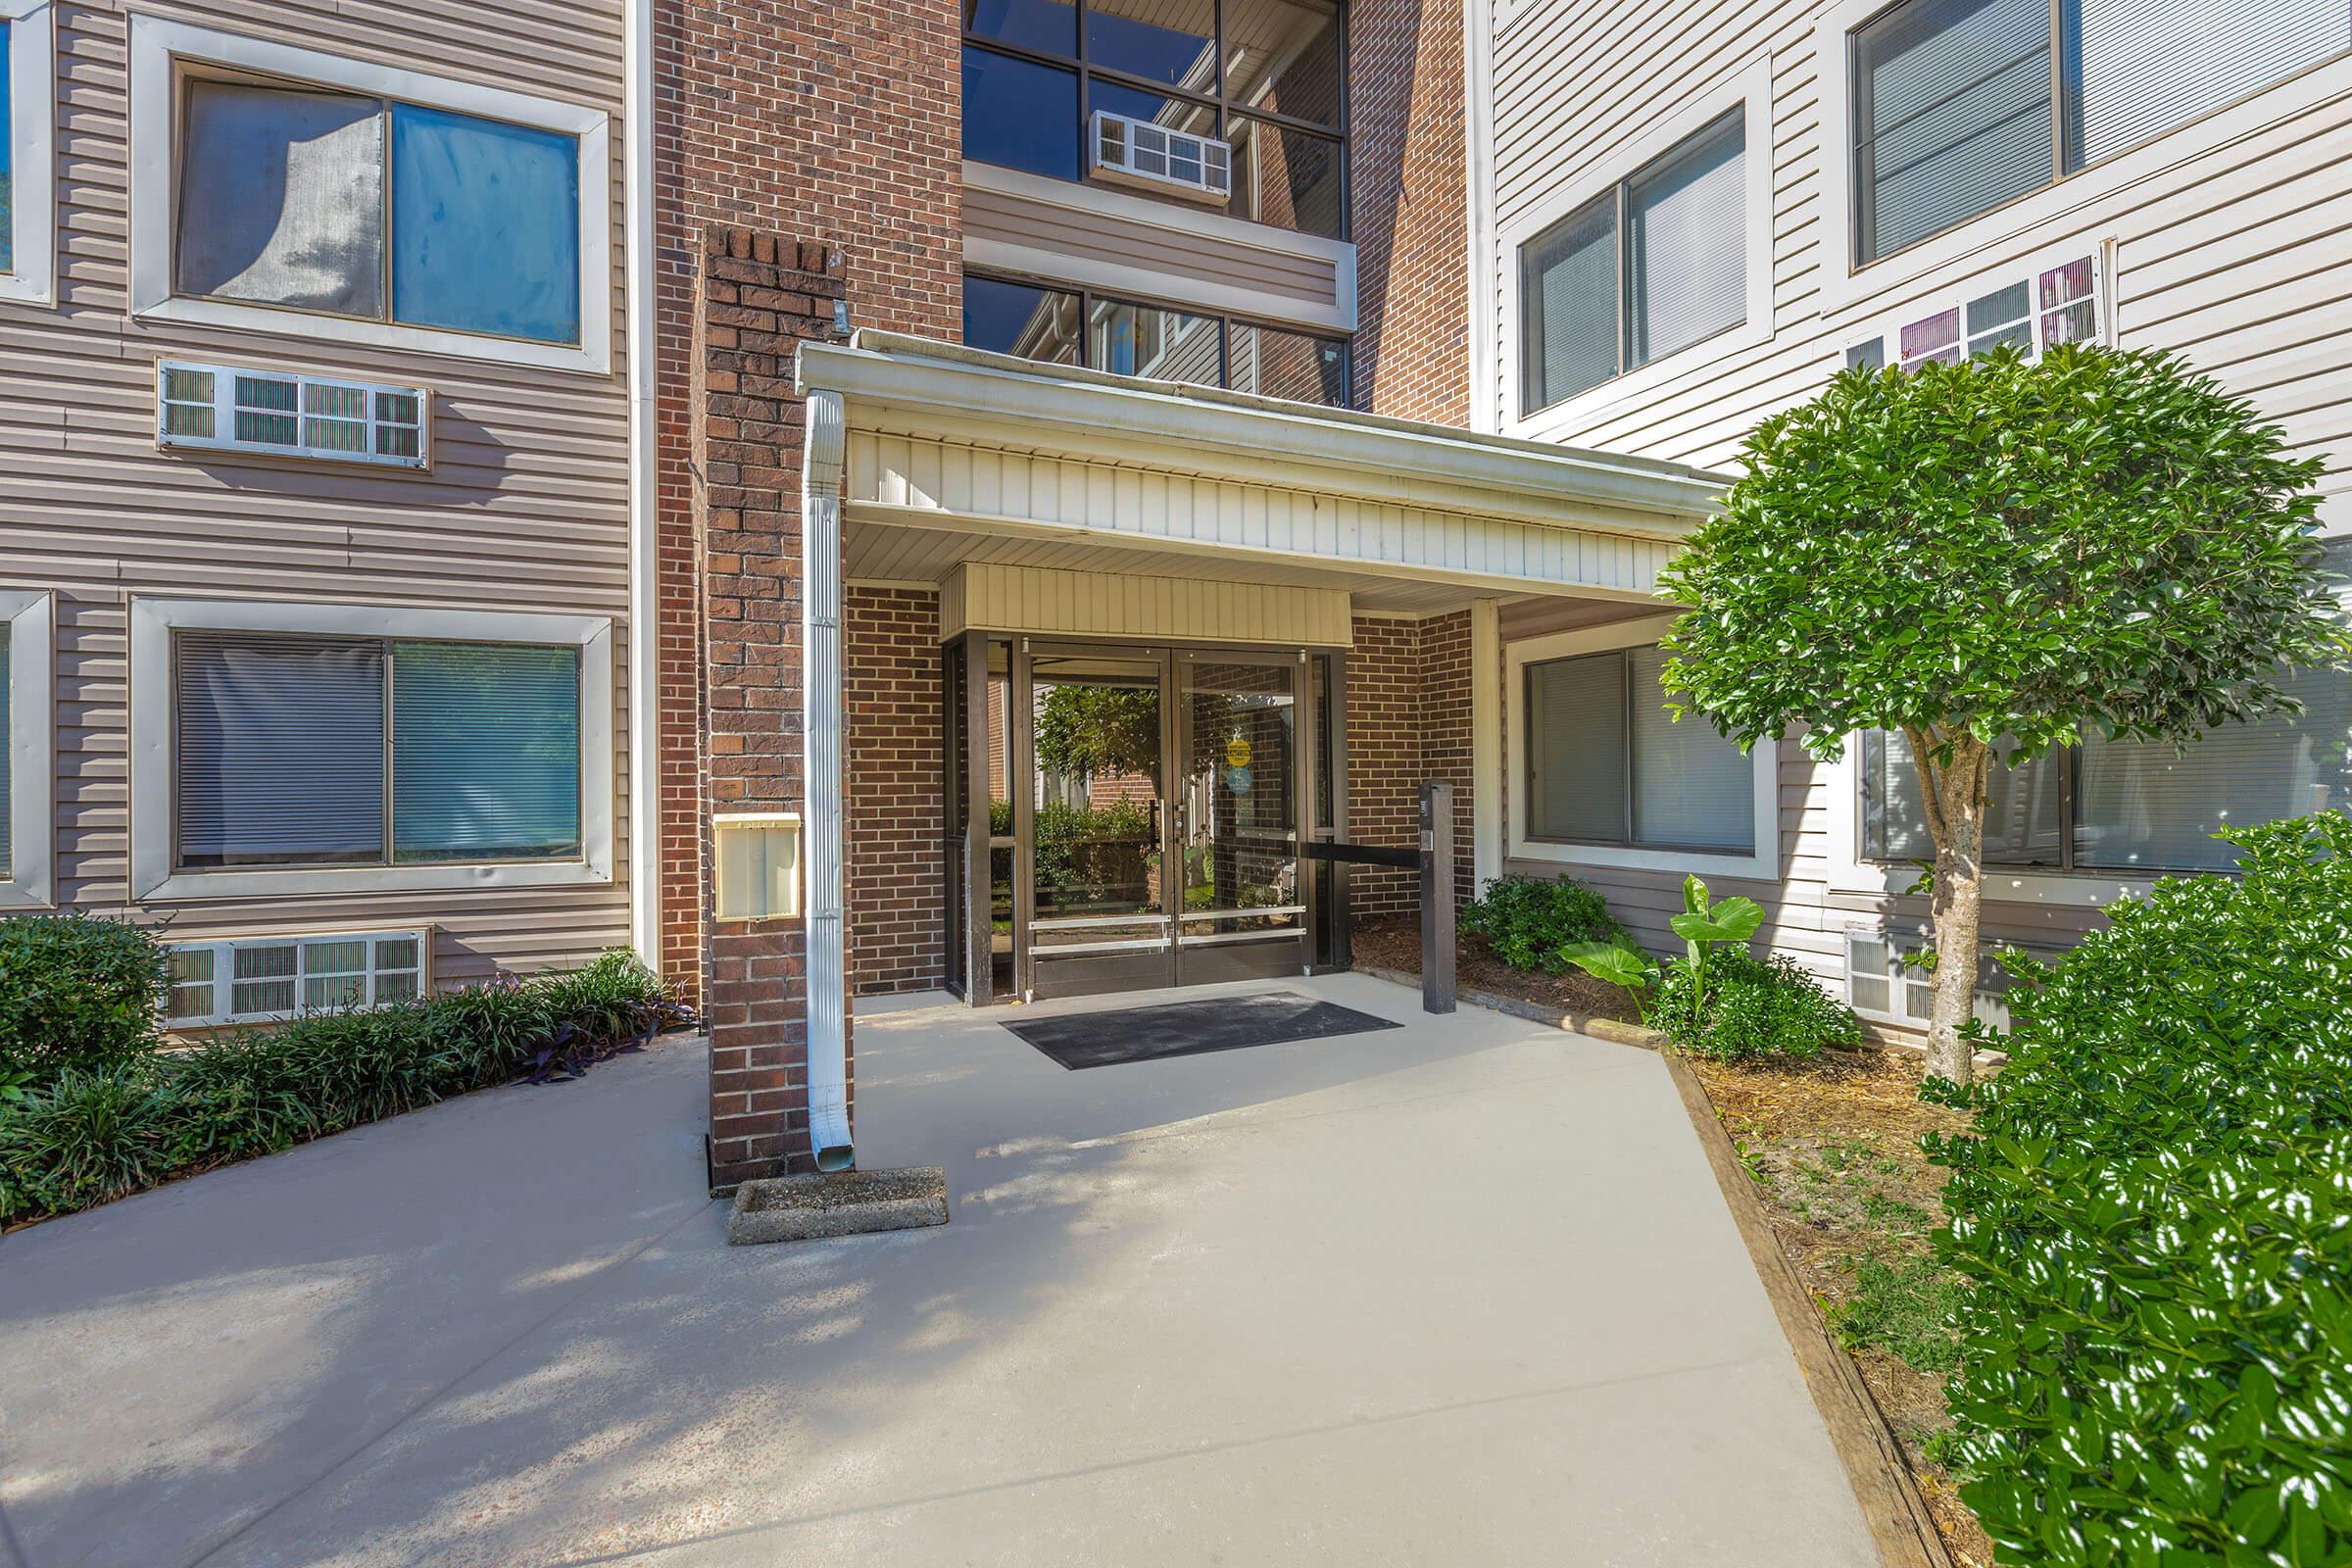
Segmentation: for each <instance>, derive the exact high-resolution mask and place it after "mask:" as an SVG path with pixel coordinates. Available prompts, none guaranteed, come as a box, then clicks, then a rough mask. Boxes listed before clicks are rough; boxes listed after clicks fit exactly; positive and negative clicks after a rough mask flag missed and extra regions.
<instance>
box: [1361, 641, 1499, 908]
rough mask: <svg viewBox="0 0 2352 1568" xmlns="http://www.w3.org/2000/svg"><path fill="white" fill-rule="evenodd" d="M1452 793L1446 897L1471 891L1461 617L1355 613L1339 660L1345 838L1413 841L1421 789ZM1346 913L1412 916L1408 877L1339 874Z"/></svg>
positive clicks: (1412, 880)
mask: <svg viewBox="0 0 2352 1568" xmlns="http://www.w3.org/2000/svg"><path fill="white" fill-rule="evenodd" d="M1425 779H1443V780H1445V781H1446V782H1447V783H1449V784H1451V785H1452V786H1453V813H1454V823H1453V853H1454V875H1453V896H1454V900H1455V903H1456V905H1457V906H1458V905H1459V904H1460V903H1462V902H1463V901H1466V900H1468V899H1469V898H1470V897H1471V896H1472V892H1473V881H1474V876H1473V868H1472V862H1471V837H1470V835H1471V818H1472V813H1473V809H1474V803H1473V801H1472V799H1471V793H1470V613H1469V612H1468V611H1466V610H1464V611H1459V612H1456V613H1453V614H1450V615H1438V616H1433V617H1431V618H1430V619H1427V620H1384V619H1375V618H1373V617H1370V616H1365V615H1359V616H1357V617H1356V619H1355V647H1354V648H1353V649H1352V650H1351V651H1350V652H1349V653H1348V839H1349V840H1351V841H1352V842H1354V843H1358V844H1389V845H1408V846H1409V845H1413V844H1417V843H1419V842H1420V829H1421V784H1422V781H1423V780H1425ZM1420 907H1421V889H1420V883H1419V880H1418V879H1417V877H1416V876H1415V874H1414V873H1412V872H1410V871H1400V870H1389V869H1386V868H1383V867H1379V866H1364V865H1359V866H1354V867H1351V868H1350V869H1349V870H1348V914H1349V917H1350V918H1351V919H1356V920H1370V919H1378V918H1380V917H1382V916H1384V915H1395V914H1415V913H1418V912H1419V910H1420Z"/></svg>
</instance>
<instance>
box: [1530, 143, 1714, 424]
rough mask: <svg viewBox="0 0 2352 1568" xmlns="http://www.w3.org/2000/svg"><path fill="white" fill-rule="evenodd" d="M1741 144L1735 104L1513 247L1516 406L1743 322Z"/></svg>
mask: <svg viewBox="0 0 2352 1568" xmlns="http://www.w3.org/2000/svg"><path fill="white" fill-rule="evenodd" d="M1746 143H1747V113H1746V110H1745V107H1744V106H1742V107H1740V108H1737V109H1734V110H1732V111H1731V112H1730V113H1728V114H1725V115H1723V116H1722V117H1720V118H1719V119H1717V120H1715V121H1713V122H1712V123H1709V124H1708V125H1706V126H1705V127H1704V128H1702V129H1700V130H1699V131H1697V132H1696V133H1695V134H1693V135H1691V136H1689V137H1686V138H1685V139H1684V140H1683V141H1681V142H1679V143H1677V144H1676V145H1675V146H1674V147H1673V148H1671V149H1669V150H1668V151H1667V152H1666V153H1665V154H1664V155H1663V156H1662V157H1659V158H1656V159H1653V160H1652V161H1650V162H1649V163H1647V164H1645V165H1643V166H1642V168H1641V169H1638V170H1636V171H1635V172H1634V173H1633V174H1632V175H1631V176H1630V177H1628V178H1625V179H1622V180H1619V181H1618V182H1617V183H1616V184H1615V185H1614V186H1612V187H1611V188H1610V189H1609V190H1608V191H1607V192H1605V193H1603V194H1602V195H1600V196H1597V197H1595V198H1593V200H1592V201H1590V202H1587V203H1586V204H1585V205H1584V206H1582V207H1580V208H1578V209H1577V210H1576V211H1574V212H1572V213H1570V214H1568V215H1567V216H1566V217H1565V218H1562V219H1561V220H1560V221H1558V222H1556V223H1553V224H1552V225H1551V226H1550V227H1549V228H1546V229H1544V231H1543V232H1542V233H1541V234H1538V235H1537V236H1536V237H1535V238H1534V239H1532V240H1529V241H1528V242H1527V243H1526V244H1525V245H1523V246H1521V247H1520V253H1519V267H1520V298H1521V306H1520V314H1521V346H1520V359H1521V364H1522V367H1523V371H1522V373H1523V376H1524V380H1525V386H1524V391H1523V394H1522V403H1523V407H1524V409H1525V410H1526V411H1528V412H1531V413H1532V412H1534V411H1535V410H1538V409H1543V408H1548V407H1549V406H1550V405H1552V404H1554V403H1558V402H1560V401H1561V400H1562V399H1564V398H1568V397H1572V396H1574V395H1575V394H1577V393H1579V392H1582V391H1585V390H1586V389H1587V388H1590V387H1593V386H1597V385H1599V384H1600V383H1601V382H1603V381H1606V380H1608V379H1609V378H1610V377H1612V376H1616V375H1620V374H1623V373H1624V372H1625V371H1627V370H1630V369H1633V368H1637V367H1639V366H1642V365H1647V364H1649V363H1650V362H1651V361H1653V360H1659V359H1663V358H1665V357H1666V356H1668V355H1670V354H1677V353H1680V352H1681V351H1683V350H1684V349H1687V348H1690V347H1691V346H1692V345H1694V344H1697V343H1700V342H1702V341H1704V340H1705V339H1707V338H1710V337H1713V336H1714V335H1715V334H1717V333H1718V332H1723V331H1727V330H1729V329H1730V328H1732V327H1736V326H1739V325H1740V324H1741V323H1742V322H1744V321H1746V319H1747V317H1748V279H1747V235H1746V231H1745V230H1746V224H1745V221H1744V215H1745V213H1746V210H1747V175H1746ZM1727 215H1730V216H1729V218H1728V219H1727Z"/></svg>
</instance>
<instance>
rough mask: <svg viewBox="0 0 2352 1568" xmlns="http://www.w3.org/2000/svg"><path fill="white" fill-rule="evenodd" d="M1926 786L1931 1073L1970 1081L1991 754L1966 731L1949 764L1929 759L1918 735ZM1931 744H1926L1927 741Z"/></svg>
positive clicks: (1916, 750) (1916, 748)
mask: <svg viewBox="0 0 2352 1568" xmlns="http://www.w3.org/2000/svg"><path fill="white" fill-rule="evenodd" d="M1911 740H1912V755H1913V756H1914V757H1915V758H1917V759H1918V760H1919V770H1920V774H1921V778H1920V783H1921V786H1922V789H1923V791H1924V793H1925V794H1926V797H1927V800H1928V828H1929V831H1930V833H1931V834H1932V835H1933V836H1934V838H1935V841H1936V881H1935V892H1934V900H1933V904H1932V908H1933V910H1934V913H1935V920H1936V937H1935V944H1936V969H1935V974H1934V989H1933V993H1932V994H1933V996H1934V998H1935V1002H1934V1005H1933V1007H1932V1008H1931V1010H1930V1011H1929V1014H1928V1071H1929V1072H1930V1073H1931V1074H1932V1075H1934V1076H1935V1077H1937V1078H1943V1079H1947V1080H1949V1081H1950V1082H1952V1083H1956V1084H1965V1083H1967V1082H1968V1081H1969V1080H1970V1077H1971V1076H1972V1074H1973V1071H1974V1068H1975V1064H1976V1063H1975V1056H1976V1053H1975V1051H1974V1050H1973V1049H1972V1048H1971V1047H1970V1045H1969V1043H1968V1042H1967V1041H1965V1040H1963V1039H1961V1038H1960V1029H1961V1026H1962V1025H1963V1024H1965V1023H1967V1022H1968V1020H1969V1019H1970V1018H1971V1017H1972V1016H1974V1014H1975V1012H1976V1005H1977V965H1978V958H1977V940H1978V935H1977V933H1978V925H1979V921H1980V917H1981V915H1982V913H1983V910H1984V905H1985V773H1986V771H1987V768H1988V765H1989V763H1990V761H1991V758H1992V749H1991V748H1990V747H1988V746H1986V745H1985V743H1984V742H1982V741H1980V740H1978V739H1977V738H1976V737H1975V736H1973V735H1969V734H1967V733H1965V732H1963V733H1962V734H1961V735H1960V736H1959V737H1958V738H1956V739H1955V740H1953V741H1952V742H1951V746H1952V756H1951V760H1950V761H1949V762H1946V763H1944V764H1942V765H1936V763H1934V762H1932V761H1931V760H1929V756H1928V750H1929V747H1932V746H1933V745H1934V742H1933V741H1932V740H1929V738H1928V737H1926V736H1921V735H1914V736H1913V737H1912V738H1911ZM1923 740H1927V741H1928V747H1923V746H1922V745H1921V742H1922V741H1923Z"/></svg>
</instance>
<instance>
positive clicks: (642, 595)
mask: <svg viewBox="0 0 2352 1568" xmlns="http://www.w3.org/2000/svg"><path fill="white" fill-rule="evenodd" d="M621 27H622V40H621V76H622V88H621V133H622V135H623V137H624V145H623V149H622V154H621V169H622V180H621V185H622V195H621V210H622V221H621V234H622V248H623V251H624V269H623V270H624V277H625V279H626V284H627V294H628V298H627V309H628V322H627V336H626V342H627V348H626V354H627V358H628V386H629V647H628V677H627V684H628V693H629V701H628V715H629V716H628V723H629V855H628V866H629V946H630V947H631V948H633V949H635V950H636V953H637V956H638V958H639V960H640V961H642V962H643V963H644V964H645V966H646V967H647V968H649V969H652V970H653V971H654V972H655V973H657V974H659V973H660V972H661V969H662V954H661V946H662V882H661V877H662V858H661V841H662V835H661V833H660V832H659V831H658V829H657V826H656V822H655V816H656V813H657V810H658V809H659V803H658V802H657V801H656V800H655V793H656V780H657V778H658V777H659V768H658V765H657V758H658V756H659V752H660V747H661V743H662V737H661V735H660V733H659V727H660V724H661V711H660V693H659V681H660V675H661V660H660V653H661V646H662V639H661V636H660V634H659V626H658V624H657V622H658V621H659V618H660V613H661V612H660V598H659V594H658V593H657V583H656V575H657V573H658V570H659V567H660V563H661V552H660V541H659V527H660V518H659V516H658V515H657V508H656V503H655V488H654V479H655V456H656V449H655V440H656V433H657V432H656V418H657V416H658V414H659V410H658V408H657V406H656V401H655V358H656V356H655V351H654V318H655V312H654V251H655V248H656V247H655V243H654V241H655V232H654V226H655V221H656V214H655V207H654V114H653V104H654V0H623V14H622V19H621Z"/></svg>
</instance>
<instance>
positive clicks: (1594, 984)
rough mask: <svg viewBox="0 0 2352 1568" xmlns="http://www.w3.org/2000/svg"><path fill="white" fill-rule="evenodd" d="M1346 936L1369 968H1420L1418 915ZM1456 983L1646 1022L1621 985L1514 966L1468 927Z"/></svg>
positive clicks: (1578, 973)
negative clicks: (1495, 953) (1413, 918)
mask: <svg viewBox="0 0 2352 1568" xmlns="http://www.w3.org/2000/svg"><path fill="white" fill-rule="evenodd" d="M1348 945H1349V947H1350V949H1351V950H1352V951H1353V953H1354V956H1355V961H1356V962H1357V963H1359V964H1361V965H1363V966H1365V967H1367V968H1372V969H1395V970H1397V971H1398V972H1400V973H1403V974H1419V973H1420V972H1421V922H1420V921H1418V920H1411V919H1397V918H1396V917H1394V916H1391V917H1388V918H1385V919H1379V920H1365V921H1362V922H1361V923H1359V924H1357V925H1355V926H1353V927H1351V928H1350V929H1349V931H1348ZM1453 982H1454V984H1455V985H1456V986H1457V987H1459V988H1460V989H1461V990H1464V991H1491V992H1493V993H1495V995H1496V996H1500V997H1516V998H1518V999H1519V1000H1520V1001H1522V1002H1533V1003H1536V1004H1537V1005H1541V1006H1545V1007H1557V1008H1559V1009H1560V1011H1562V1012H1583V1013H1590V1014H1592V1015H1593V1016H1594V1017H1596V1018H1616V1019H1619V1020H1621V1021H1623V1022H1625V1023H1640V1022H1641V1021H1642V1015H1641V1014H1640V1013H1639V1012H1638V1011H1637V1010H1636V1009H1635V1007H1634V1001H1633V998H1631V997H1629V996H1627V995H1626V992H1625V988H1624V987H1623V986H1613V985H1611V984H1609V983H1608V982H1607V981H1606V980H1595V979H1593V977H1592V976H1591V975H1589V974H1587V973H1585V972H1584V970H1582V969H1571V970H1569V971H1568V972H1567V973H1566V974H1540V973H1535V972H1531V971H1529V970H1525V969H1514V968H1512V967H1511V966H1510V965H1509V964H1506V963H1504V962H1503V961H1502V960H1501V959H1500V958H1497V957H1495V955H1494V954H1493V953H1492V952H1490V951H1489V950H1488V948H1487V941H1486V938H1484V937H1480V936H1473V935H1471V934H1469V933H1468V932H1465V933H1463V935H1462V938H1461V945H1460V946H1459V947H1458V948H1457V949H1455V952H1454V959H1453Z"/></svg>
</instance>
